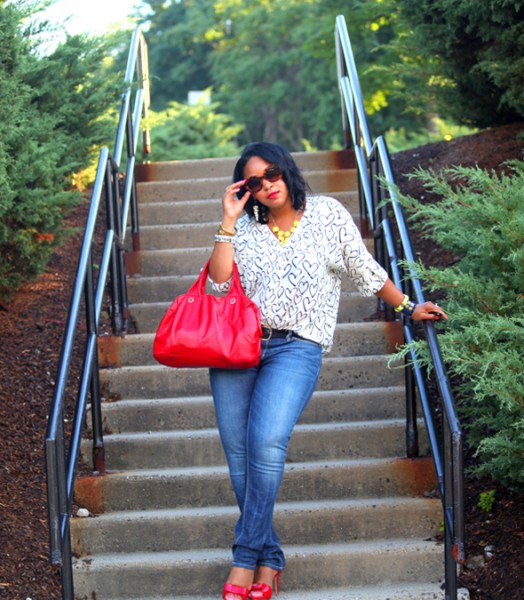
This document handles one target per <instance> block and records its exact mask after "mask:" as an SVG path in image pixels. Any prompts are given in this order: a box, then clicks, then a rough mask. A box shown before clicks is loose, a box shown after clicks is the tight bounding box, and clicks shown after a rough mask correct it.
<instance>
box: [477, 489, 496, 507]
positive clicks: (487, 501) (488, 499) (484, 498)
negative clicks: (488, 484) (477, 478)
mask: <svg viewBox="0 0 524 600" xmlns="http://www.w3.org/2000/svg"><path fill="white" fill-rule="evenodd" d="M494 504H495V490H489V492H481V493H480V496H479V501H478V507H479V508H480V509H481V510H483V511H485V512H491V509H492V508H493V505H494Z"/></svg>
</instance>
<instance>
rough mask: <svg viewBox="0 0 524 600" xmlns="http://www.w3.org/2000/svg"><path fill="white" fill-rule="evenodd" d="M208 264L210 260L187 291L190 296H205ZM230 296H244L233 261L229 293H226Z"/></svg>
mask: <svg viewBox="0 0 524 600" xmlns="http://www.w3.org/2000/svg"><path fill="white" fill-rule="evenodd" d="M210 262H211V259H209V260H208V261H207V262H206V264H205V265H204V268H203V269H202V271H201V273H200V276H199V277H198V279H197V280H196V281H195V283H194V284H193V285H192V286H191V287H190V288H189V290H188V291H187V293H188V294H191V295H193V296H203V295H204V294H205V292H206V281H207V277H208V275H209V263H210ZM230 294H232V295H234V296H245V292H244V288H243V287H242V284H241V283H240V275H239V273H238V267H237V265H236V263H235V261H233V272H232V275H231V285H230V287H229V292H228V293H227V295H228V296H229V295H230Z"/></svg>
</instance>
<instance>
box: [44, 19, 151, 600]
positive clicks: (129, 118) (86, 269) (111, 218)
mask: <svg viewBox="0 0 524 600" xmlns="http://www.w3.org/2000/svg"><path fill="white" fill-rule="evenodd" d="M144 61H146V62H144ZM146 63H147V46H146V42H145V39H144V36H143V34H142V33H141V31H140V29H136V30H135V31H134V33H133V37H132V41H131V47H130V51H129V58H128V64H127V70H126V79H125V82H126V86H127V87H126V91H125V92H124V94H123V96H122V107H121V111H120V120H119V124H118V132H117V138H116V143H115V151H114V153H113V156H111V154H110V153H109V151H108V149H107V148H102V150H101V152H100V157H99V161H98V169H97V173H96V179H95V183H94V186H93V192H92V194H91V203H90V208H89V214H88V217H87V221H86V227H85V231H84V237H83V241H82V247H81V250H80V256H79V260H78V266H77V271H76V279H75V283H74V287H73V294H72V297H71V303H70V307H69V313H68V316H67V322H66V328H65V333H64V338H63V342H62V349H61V354H60V361H59V366H58V373H57V377H56V384H55V389H54V394H53V399H52V402H51V408H50V412H49V422H48V426H47V431H46V435H45V458H46V474H47V499H48V516H49V537H50V557H51V563H52V564H53V565H58V566H60V570H61V580H62V598H63V599H64V600H73V599H74V589H73V570H72V552H71V536H70V527H69V517H70V512H71V506H72V502H73V493H74V484H75V476H76V469H77V463H78V458H79V454H80V444H81V440H82V431H83V428H84V422H85V414H86V409H87V404H88V399H89V400H90V405H91V420H92V437H93V447H92V451H93V466H94V469H95V471H98V472H100V473H103V472H104V470H105V460H104V441H103V430H102V413H101V390H100V380H99V373H98V367H99V364H98V327H99V320H100V315H101V312H102V306H103V301H104V295H105V290H106V283H107V282H108V276H109V288H110V296H111V326H112V330H113V333H114V334H123V333H125V332H126V331H127V328H128V323H129V317H128V303H127V285H126V276H125V267H124V243H125V234H126V229H127V222H128V215H129V213H131V232H132V234H133V248H134V249H135V250H137V249H138V248H139V226H138V211H137V201H136V185H135V177H134V165H135V155H136V147H137V137H138V132H139V130H140V126H141V119H142V117H143V116H146V115H147V110H148V108H149V76H148V70H147V64H146ZM135 73H136V75H137V83H136V85H135V87H136V91H135V94H134V101H133V98H132V95H133V93H132V86H133V79H134V74H135ZM124 149H125V154H126V159H127V163H126V169H125V171H123V172H121V169H120V163H121V159H122V154H123V153H124ZM149 151H150V142H149V132H148V131H147V129H145V130H144V152H145V153H149ZM103 197H104V199H105V211H106V217H105V235H104V243H103V246H102V250H101V257H100V258H99V268H98V269H95V256H94V255H95V250H96V249H95V248H94V235H95V227H96V225H97V221H98V220H99V218H100V217H101V212H102V207H103V206H104V205H103V204H102V198H103ZM95 271H97V272H98V277H97V278H96V277H95ZM82 311H84V313H85V316H84V317H83V318H82V316H81V314H82ZM79 347H80V349H79ZM82 351H83V362H82V366H81V375H80V380H79V382H78V384H76V390H75V394H76V400H75V402H74V407H73V413H74V416H73V419H72V423H71V426H70V427H69V430H68V431H66V429H67V423H68V413H67V411H66V408H65V404H66V399H67V397H68V395H69V392H68V386H71V387H72V386H73V384H72V383H71V382H69V379H70V371H71V364H72V361H73V356H74V355H77V354H78V353H79V352H82Z"/></svg>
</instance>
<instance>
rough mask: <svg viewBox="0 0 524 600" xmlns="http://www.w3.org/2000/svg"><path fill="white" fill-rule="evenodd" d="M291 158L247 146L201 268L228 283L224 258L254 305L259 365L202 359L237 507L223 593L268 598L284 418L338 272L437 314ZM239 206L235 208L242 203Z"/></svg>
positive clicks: (318, 337)
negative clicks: (232, 366)
mask: <svg viewBox="0 0 524 600" xmlns="http://www.w3.org/2000/svg"><path fill="white" fill-rule="evenodd" d="M306 191H307V184H306V183H305V181H304V179H303V177H302V175H301V173H300V171H299V169H298V167H297V165H296V164H295V162H294V160H293V158H292V157H291V155H290V154H289V152H287V150H285V149H284V148H282V147H281V146H278V145H275V144H270V143H254V144H250V145H248V146H247V147H246V148H245V149H244V151H243V153H242V155H241V156H240V158H239V160H238V162H237V164H236V167H235V171H234V183H233V184H232V185H230V186H228V187H227V189H226V191H225V194H224V197H223V200H222V211H223V216H222V222H221V225H220V227H219V229H218V232H217V235H216V236H215V246H214V249H213V253H212V255H211V261H210V267H209V273H210V278H211V279H212V281H213V282H214V287H215V289H217V290H220V291H224V290H226V289H227V286H228V281H229V279H230V277H231V273H232V264H233V261H235V262H236V263H237V266H238V270H239V273H240V278H241V281H242V285H243V287H244V290H245V292H246V294H247V295H248V296H249V297H250V298H252V299H253V300H254V302H255V303H256V304H257V305H258V307H259V308H260V312H261V317H262V326H263V340H262V356H261V361H260V365H259V366H257V367H255V368H252V369H245V370H227V369H211V370H210V378H211V388H212V392H213V398H214V403H215V409H216V414H217V423H218V428H219V431H220V437H221V440H222V444H223V447H224V450H225V454H226V457H227V462H228V466H229V472H230V477H231V481H232V484H233V488H234V491H235V495H236V499H237V502H238V506H239V508H240V518H239V520H238V523H237V525H236V528H235V543H234V545H233V562H232V568H231V571H230V573H229V577H228V579H227V582H226V583H225V585H224V591H223V595H222V597H223V598H224V600H246V598H251V599H252V600H257V599H259V598H271V597H272V593H273V585H274V586H275V589H276V591H277V593H278V575H279V574H280V572H281V571H282V570H283V569H284V566H285V558H284V554H283V552H282V549H281V548H280V544H279V540H278V537H277V534H276V532H275V530H274V529H273V525H272V521H273V509H274V505H275V500H276V496H277V492H278V489H279V487H280V483H281V481H282V475H283V473H284V466H285V460H286V453H287V447H288V442H289V439H290V436H291V432H292V430H293V427H294V426H295V424H296V422H297V420H298V418H299V417H300V414H301V413H302V411H303V410H304V408H305V406H306V404H307V403H308V401H309V399H310V398H311V396H312V394H313V391H314V389H315V386H316V384H317V380H318V376H319V373H320V366H321V356H322V353H323V352H327V351H328V350H329V349H330V347H331V344H332V339H333V333H334V329H335V324H336V318H337V312H338V304H339V298H340V286H341V277H342V275H343V274H344V273H348V275H349V276H350V277H351V279H352V280H353V281H355V283H356V285H357V287H358V289H359V291H360V293H362V294H363V295H368V296H371V295H373V294H375V295H376V296H378V297H379V298H382V299H383V300H384V301H385V302H387V303H388V304H390V305H391V306H393V307H396V310H397V311H398V312H404V313H406V314H409V316H411V317H412V318H413V319H416V320H422V319H433V320H434V319H438V318H440V316H441V317H443V318H447V317H446V315H445V314H444V312H443V311H442V309H440V308H439V307H438V306H437V305H435V304H433V303H431V302H426V303H424V304H419V305H415V304H414V303H413V302H411V301H410V300H409V299H408V298H407V296H404V294H403V293H402V292H401V291H400V290H399V289H398V288H397V287H396V286H395V285H394V284H393V282H392V281H391V280H390V279H389V278H388V276H387V274H386V272H385V271H384V269H383V268H382V267H381V266H380V265H379V264H378V263H376V262H375V260H374V259H373V257H372V256H371V255H370V254H369V252H368V251H367V250H366V247H365V246H364V244H363V242H362V239H361V237H360V234H359V232H358V230H357V227H356V226H355V224H354V222H353V220H352V218H351V216H350V215H349V213H348V212H347V210H346V209H345V208H344V207H343V206H342V205H341V204H340V203H339V202H338V201H337V200H335V199H333V198H329V197H326V196H313V197H307V198H306ZM244 212H245V214H242V213H244Z"/></svg>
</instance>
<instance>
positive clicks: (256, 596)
mask: <svg viewBox="0 0 524 600" xmlns="http://www.w3.org/2000/svg"><path fill="white" fill-rule="evenodd" d="M279 577H280V571H277V574H276V575H275V579H274V580H273V585H274V586H275V594H276V595H277V596H278V578H279ZM249 597H250V598H251V600H268V599H269V598H272V597H273V588H272V587H271V586H270V585H268V584H267V583H254V584H253V585H252V586H251V592H250V594H249Z"/></svg>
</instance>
